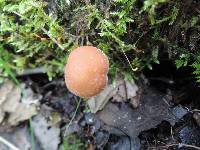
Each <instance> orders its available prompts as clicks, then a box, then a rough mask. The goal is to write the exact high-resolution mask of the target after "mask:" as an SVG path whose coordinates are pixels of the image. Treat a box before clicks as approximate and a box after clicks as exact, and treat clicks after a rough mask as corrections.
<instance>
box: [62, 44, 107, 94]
mask: <svg viewBox="0 0 200 150" xmlns="http://www.w3.org/2000/svg"><path fill="white" fill-rule="evenodd" d="M108 69H109V61H108V57H107V56H106V55H105V54H104V53H103V52H102V51H101V50H99V49H98V48H96V47H93V46H81V47H78V48H76V49H74V50H73V51H72V52H71V53H70V54H69V57H68V60H67V64H66V66H65V83H66V86H67V88H68V89H69V91H71V92H72V93H74V94H75V95H77V96H80V97H83V98H90V97H92V96H95V95H97V94H98V93H100V92H101V91H102V90H103V89H104V88H105V86H106V85H107V80H108V79H107V73H108Z"/></svg>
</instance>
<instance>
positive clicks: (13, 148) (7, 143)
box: [0, 136, 20, 150]
mask: <svg viewBox="0 0 200 150" xmlns="http://www.w3.org/2000/svg"><path fill="white" fill-rule="evenodd" d="M0 142H1V143H3V144H5V145H6V146H8V147H9V148H10V149H11V150H20V149H19V148H17V147H16V146H15V145H13V144H12V143H10V142H8V141H7V140H6V139H4V138H3V137H1V136H0Z"/></svg>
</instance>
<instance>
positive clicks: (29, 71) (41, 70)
mask: <svg viewBox="0 0 200 150" xmlns="http://www.w3.org/2000/svg"><path fill="white" fill-rule="evenodd" d="M46 72H47V69H46V68H45V67H37V68H33V69H26V70H24V71H23V72H21V73H17V76H27V75H33V74H43V73H46Z"/></svg>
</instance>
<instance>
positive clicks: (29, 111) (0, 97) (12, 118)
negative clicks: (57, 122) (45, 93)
mask: <svg viewBox="0 0 200 150" xmlns="http://www.w3.org/2000/svg"><path fill="white" fill-rule="evenodd" d="M24 87H25V86H24V85H21V87H19V86H16V85H15V84H14V83H12V82H11V81H6V82H5V83H3V84H2V85H1V86H0V116H1V117H0V123H1V122H2V121H3V119H4V114H5V113H8V119H7V121H6V122H4V124H7V123H8V125H11V126H14V125H17V124H18V123H19V122H21V121H24V120H27V119H29V118H30V117H32V116H33V115H35V114H37V103H38V102H39V100H40V99H41V96H35V94H34V93H33V91H32V90H31V89H29V88H27V89H25V88H24ZM33 101H34V102H35V103H33Z"/></svg>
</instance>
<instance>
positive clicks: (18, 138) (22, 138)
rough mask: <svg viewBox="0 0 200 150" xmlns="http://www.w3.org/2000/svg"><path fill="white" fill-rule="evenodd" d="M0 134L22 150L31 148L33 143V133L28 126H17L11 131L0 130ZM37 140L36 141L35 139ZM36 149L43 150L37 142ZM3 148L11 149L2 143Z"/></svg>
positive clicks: (4, 149)
mask: <svg viewBox="0 0 200 150" xmlns="http://www.w3.org/2000/svg"><path fill="white" fill-rule="evenodd" d="M0 135H1V136H2V137H3V138H4V139H6V140H7V141H8V142H10V143H12V144H13V145H15V146H16V147H17V148H19V149H20V150H30V149H31V147H32V145H31V135H30V132H29V129H28V128H27V126H25V127H23V128H18V127H17V128H15V129H13V130H12V131H10V132H0ZM35 142H36V141H35ZM34 144H35V149H37V150H41V148H40V147H39V144H38V143H37V142H36V143H34ZM0 149H1V150H10V148H8V147H7V146H6V145H4V144H2V143H0Z"/></svg>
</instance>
